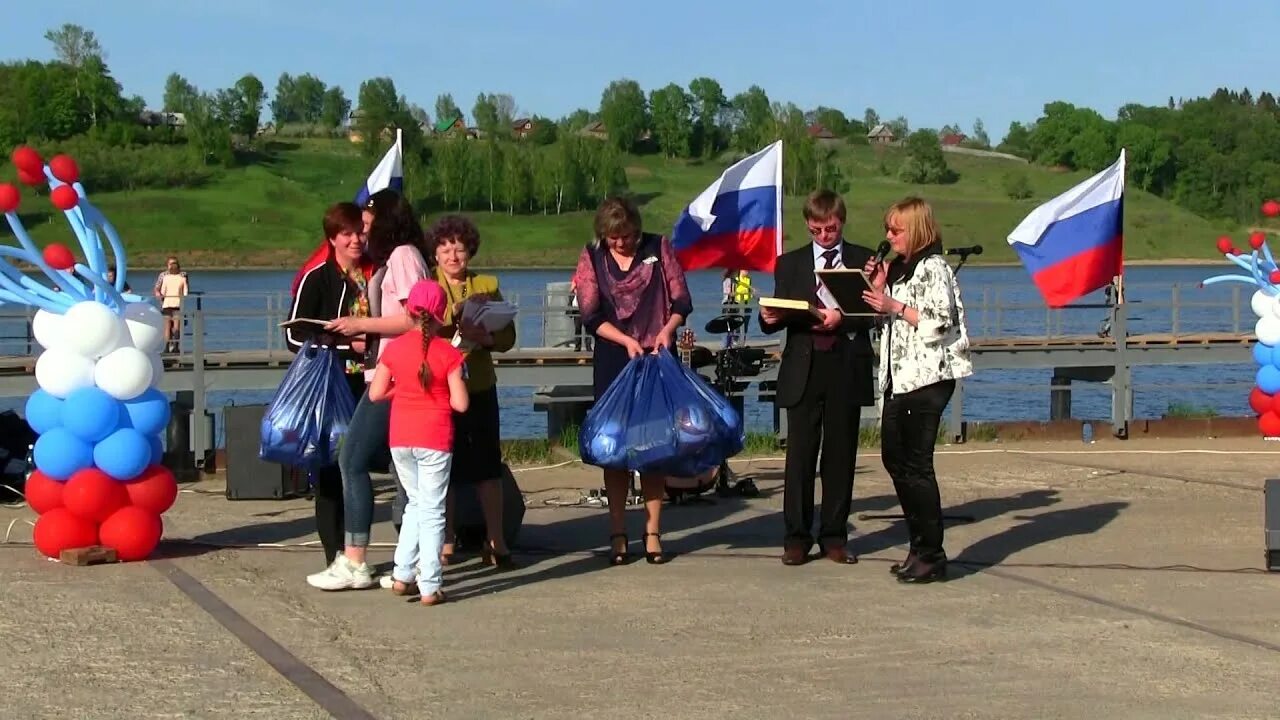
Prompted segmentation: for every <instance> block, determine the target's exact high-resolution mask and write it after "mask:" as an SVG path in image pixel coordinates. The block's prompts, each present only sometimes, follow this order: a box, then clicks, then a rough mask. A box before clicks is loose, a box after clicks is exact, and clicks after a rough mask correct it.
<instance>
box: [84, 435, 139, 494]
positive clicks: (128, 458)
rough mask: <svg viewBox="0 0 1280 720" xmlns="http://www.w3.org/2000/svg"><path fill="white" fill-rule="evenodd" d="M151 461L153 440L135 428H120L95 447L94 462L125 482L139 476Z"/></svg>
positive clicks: (99, 467)
mask: <svg viewBox="0 0 1280 720" xmlns="http://www.w3.org/2000/svg"><path fill="white" fill-rule="evenodd" d="M150 462H151V441H150V440H149V439H148V438H147V436H146V435H143V434H142V433H140V432H138V431H137V430H134V429H133V428H120V429H119V430H117V431H115V432H113V433H111V434H110V435H108V436H107V437H106V438H105V439H104V440H103V441H102V442H100V443H98V444H97V445H95V446H94V447H93V464H94V465H97V466H98V469H99V470H101V471H102V472H104V473H106V474H108V475H110V476H111V477H113V478H115V479H116V480H119V481H121V482H124V481H126V480H132V479H133V478H135V477H137V476H138V474H139V473H141V472H142V471H143V470H146V469H147V465H148V464H149V463H150Z"/></svg>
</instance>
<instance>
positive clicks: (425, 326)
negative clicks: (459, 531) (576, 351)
mask: <svg viewBox="0 0 1280 720" xmlns="http://www.w3.org/2000/svg"><path fill="white" fill-rule="evenodd" d="M405 310H406V311H407V312H408V314H409V317H411V318H413V320H414V322H416V323H417V324H418V327H417V328H416V329H414V330H410V331H409V332H407V333H405V334H403V335H401V336H400V337H398V338H396V339H395V340H393V341H391V342H389V343H387V348H386V351H385V352H383V353H382V357H381V358H380V359H379V360H378V369H377V370H376V371H375V372H374V375H373V382H372V383H371V384H370V385H369V397H370V398H371V399H372V400H374V401H375V402H382V401H384V400H389V401H390V403H391V434H390V440H389V442H390V444H391V459H392V461H393V462H394V463H395V465H396V469H397V471H398V472H397V476H398V477H399V478H400V486H401V487H402V488H403V489H404V491H405V493H406V495H407V502H406V504H405V509H404V527H403V528H402V529H401V532H400V538H399V542H397V544H396V554H395V569H394V570H392V572H391V576H390V580H389V583H387V584H389V585H390V589H391V592H393V593H395V594H396V595H414V594H417V595H420V596H421V600H420V601H419V602H421V603H422V604H423V605H439V604H440V603H442V602H444V601H445V595H444V592H442V591H441V589H440V586H441V585H442V584H443V582H444V574H443V571H442V568H441V553H440V548H441V546H442V545H443V544H444V528H445V497H446V496H447V495H448V493H449V484H450V479H449V472H450V467H451V466H452V464H453V450H452V448H453V442H454V440H455V433H454V427H453V413H455V412H460V413H465V412H466V410H467V405H468V402H469V400H468V395H467V385H466V381H465V380H463V379H462V363H463V359H462V353H460V352H458V350H457V348H455V347H454V346H453V344H452V343H450V342H449V341H448V340H446V339H444V338H441V337H439V334H438V333H439V330H440V327H441V325H443V323H444V314H445V294H444V290H442V289H441V288H440V285H439V284H438V283H435V282H432V281H431V280H419V281H418V282H417V283H415V284H414V286H413V288H412V289H411V290H410V291H409V300H408V302H406V303H405ZM415 581H416V585H417V592H416V593H415V592H414V589H413V586H414V584H415Z"/></svg>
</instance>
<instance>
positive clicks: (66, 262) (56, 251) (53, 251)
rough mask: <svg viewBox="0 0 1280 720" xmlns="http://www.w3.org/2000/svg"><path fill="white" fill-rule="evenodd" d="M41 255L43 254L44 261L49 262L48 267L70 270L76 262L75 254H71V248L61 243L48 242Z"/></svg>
mask: <svg viewBox="0 0 1280 720" xmlns="http://www.w3.org/2000/svg"><path fill="white" fill-rule="evenodd" d="M41 255H43V256H44V261H45V262H47V263H49V267H51V268H54V269H55V270H70V269H71V268H72V267H74V266H75V264H76V256H75V255H72V254H71V249H70V248H68V247H67V246H66V245H63V244H62V243H50V244H49V246H48V247H46V248H45V249H44V252H42V253H41Z"/></svg>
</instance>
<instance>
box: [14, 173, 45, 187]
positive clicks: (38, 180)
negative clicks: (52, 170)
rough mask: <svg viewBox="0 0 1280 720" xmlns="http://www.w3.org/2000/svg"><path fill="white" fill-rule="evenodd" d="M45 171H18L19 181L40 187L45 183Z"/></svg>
mask: <svg viewBox="0 0 1280 720" xmlns="http://www.w3.org/2000/svg"><path fill="white" fill-rule="evenodd" d="M45 179H46V178H45V176H44V173H42V172H40V173H29V172H27V171H26V170H19V171H18V182H20V183H22V184H23V185H30V186H31V187H38V186H40V185H43V184H44V183H45Z"/></svg>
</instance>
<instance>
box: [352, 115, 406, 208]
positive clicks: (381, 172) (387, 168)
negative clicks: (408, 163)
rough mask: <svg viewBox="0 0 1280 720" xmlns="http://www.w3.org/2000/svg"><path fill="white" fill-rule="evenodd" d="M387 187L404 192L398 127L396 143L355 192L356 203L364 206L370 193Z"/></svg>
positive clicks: (402, 157)
mask: <svg viewBox="0 0 1280 720" xmlns="http://www.w3.org/2000/svg"><path fill="white" fill-rule="evenodd" d="M387 188H391V189H392V190H395V191H397V192H404V155H403V152H402V151H401V146H400V129H399V128H396V144H395V145H392V146H391V149H390V150H388V151H387V154H386V155H383V156H382V161H381V162H379V163H378V166H377V167H375V168H374V169H373V172H371V173H369V179H367V180H365V181H364V187H362V188H360V191H359V192H357V193H356V200H355V203H356V205H359V206H360V207H364V204H365V203H367V202H369V196H370V195H372V194H374V193H376V192H378V191H379V190H386V189H387Z"/></svg>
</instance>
